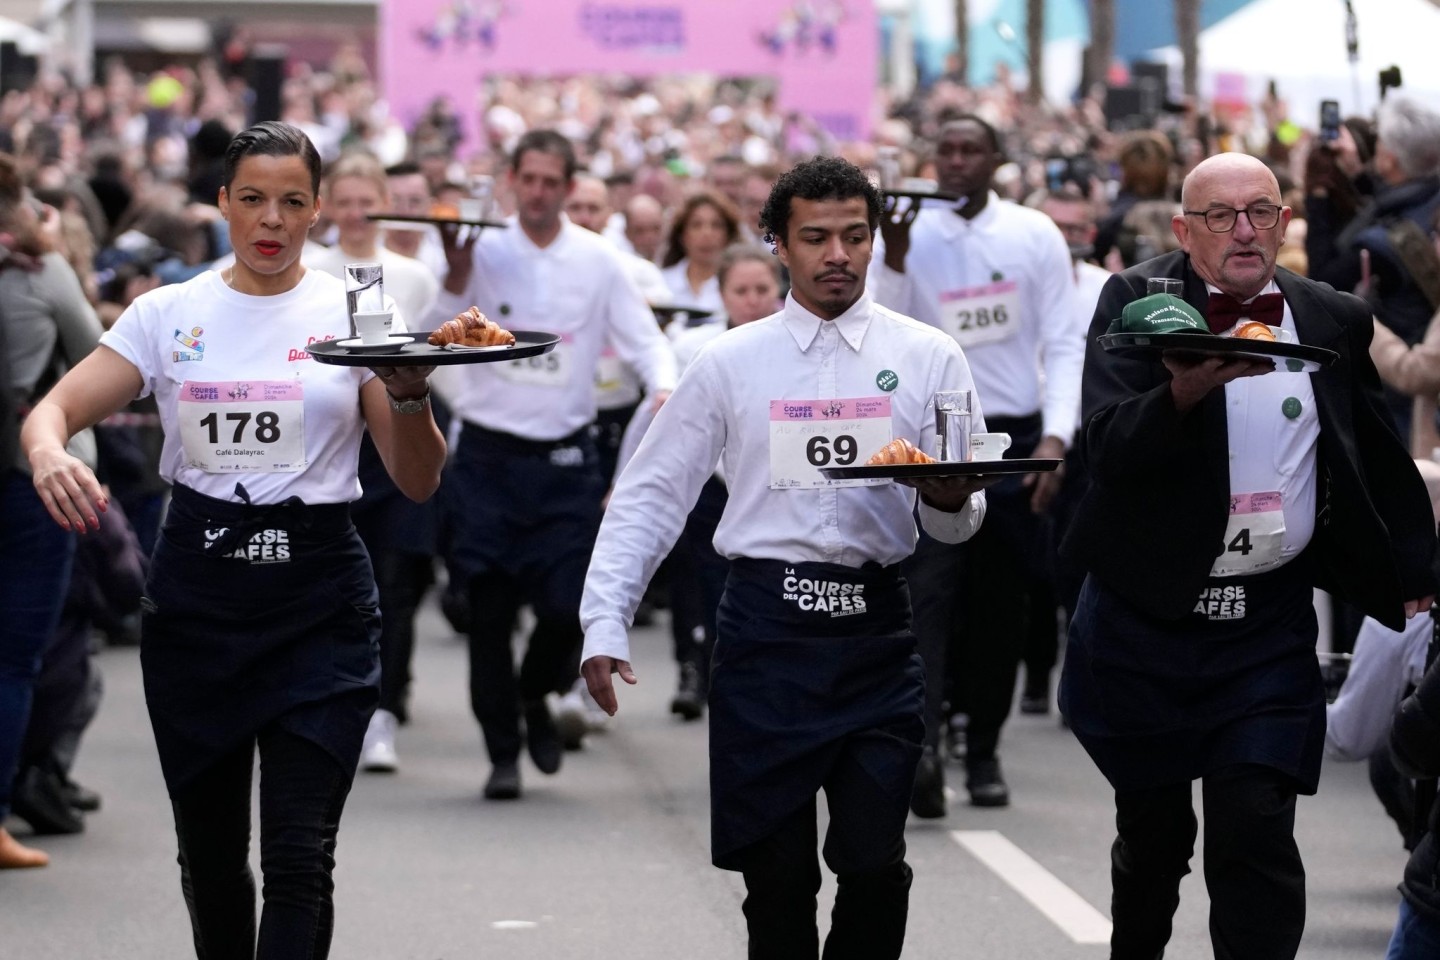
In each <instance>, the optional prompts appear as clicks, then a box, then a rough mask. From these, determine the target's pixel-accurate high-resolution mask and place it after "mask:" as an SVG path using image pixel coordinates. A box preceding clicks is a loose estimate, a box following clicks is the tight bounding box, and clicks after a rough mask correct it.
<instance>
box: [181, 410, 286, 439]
mask: <svg viewBox="0 0 1440 960" xmlns="http://www.w3.org/2000/svg"><path fill="white" fill-rule="evenodd" d="M251 419H252V417H251V414H250V413H249V411H245V412H242V413H227V414H225V423H226V426H227V427H228V426H229V424H232V423H233V424H234V425H235V429H234V431H233V435H232V436H231V437H230V440H229V442H230V443H244V442H245V427H246V426H248V425H249V423H250V420H251ZM253 419H254V420H255V429H254V431H253V434H254V437H255V439H256V440H258V441H260V442H261V443H275V442H276V441H278V440H279V439H280V415H279V414H278V413H275V412H274V411H272V410H261V411H260V412H258V413H256V414H254V417H253ZM200 426H202V427H204V428H205V429H206V431H207V432H208V433H209V438H210V442H211V443H220V442H221V441H220V417H219V415H218V414H215V413H211V414H208V415H206V416H204V417H202V418H201V420H200Z"/></svg>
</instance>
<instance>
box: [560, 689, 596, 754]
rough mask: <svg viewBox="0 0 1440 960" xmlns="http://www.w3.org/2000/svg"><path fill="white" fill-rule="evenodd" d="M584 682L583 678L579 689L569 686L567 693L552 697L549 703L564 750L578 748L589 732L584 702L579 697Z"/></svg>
mask: <svg viewBox="0 0 1440 960" xmlns="http://www.w3.org/2000/svg"><path fill="white" fill-rule="evenodd" d="M584 683H585V682H584V681H583V680H582V681H580V688H579V689H577V688H575V687H571V688H570V692H569V693H567V694H565V695H564V696H563V697H556V698H554V700H553V701H552V702H551V705H550V714H551V716H553V717H554V718H555V729H556V731H557V732H558V733H559V734H560V742H561V743H562V744H564V745H565V749H566V750H579V749H580V747H581V745H582V743H583V741H584V740H585V734H587V733H589V732H590V725H589V722H588V720H587V719H586V716H585V702H584V701H583V700H581V699H580V690H582V689H584Z"/></svg>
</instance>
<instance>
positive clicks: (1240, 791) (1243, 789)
mask: <svg viewBox="0 0 1440 960" xmlns="http://www.w3.org/2000/svg"><path fill="white" fill-rule="evenodd" d="M1201 783H1202V787H1201V793H1202V796H1203V803H1204V811H1205V841H1204V842H1205V887H1206V890H1207V891H1208V892H1209V894H1210V940H1211V945H1212V947H1213V948H1214V951H1215V957H1216V960H1292V958H1294V956H1295V954H1296V952H1297V951H1298V950H1299V949H1300V935H1301V933H1302V932H1303V931H1304V929H1305V867H1304V865H1303V864H1302V863H1301V862H1300V851H1299V848H1298V847H1297V846H1296V844H1295V796H1296V784H1295V781H1294V780H1292V779H1291V778H1290V777H1288V776H1286V775H1285V774H1283V773H1281V772H1280V771H1278V770H1274V769H1271V768H1270V767H1264V766H1258V765H1254V764H1242V765H1237V766H1233V767H1224V768H1222V769H1220V770H1217V771H1215V772H1214V773H1211V774H1208V775H1207V776H1205V777H1204V778H1203V780H1202V781H1201ZM1115 826H1116V830H1117V833H1118V836H1117V837H1116V839H1115V843H1114V846H1113V847H1112V848H1111V855H1110V859H1111V869H1110V877H1111V885H1112V899H1111V903H1110V914H1111V917H1112V918H1113V920H1114V930H1113V932H1112V934H1111V939H1110V956H1111V960H1156V958H1158V957H1160V956H1161V955H1162V954H1163V952H1164V949H1165V944H1166V943H1167V942H1168V941H1169V939H1170V929H1171V921H1172V919H1173V918H1174V916H1175V909H1176V907H1178V906H1179V904H1180V879H1181V878H1182V877H1184V876H1185V874H1187V873H1189V872H1190V866H1189V861H1190V857H1191V855H1192V854H1193V853H1194V845H1195V836H1196V830H1197V826H1196V821H1195V811H1194V808H1193V806H1192V802H1191V785H1190V783H1188V782H1186V783H1177V784H1169V785H1166V786H1163V787H1152V788H1148V789H1143V790H1117V791H1116V792H1115Z"/></svg>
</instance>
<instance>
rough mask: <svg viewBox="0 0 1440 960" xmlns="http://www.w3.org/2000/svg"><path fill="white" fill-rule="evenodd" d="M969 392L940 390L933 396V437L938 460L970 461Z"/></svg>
mask: <svg viewBox="0 0 1440 960" xmlns="http://www.w3.org/2000/svg"><path fill="white" fill-rule="evenodd" d="M970 412H971V407H970V391H969V390H941V391H939V392H938V393H936V394H935V435H936V436H937V437H938V438H939V441H940V459H941V460H949V461H962V460H969V459H970Z"/></svg>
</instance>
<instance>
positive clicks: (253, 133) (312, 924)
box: [21, 122, 445, 960]
mask: <svg viewBox="0 0 1440 960" xmlns="http://www.w3.org/2000/svg"><path fill="white" fill-rule="evenodd" d="M319 181H320V159H319V156H318V155H317V154H316V152H315V148H314V146H313V145H312V144H311V143H310V141H309V139H307V138H306V136H305V134H304V133H302V132H301V131H300V130H298V129H296V128H295V127H292V126H289V125H287V124H281V123H269V122H267V123H261V124H257V125H256V126H254V127H251V128H250V129H248V130H246V131H244V132H243V133H241V134H239V135H238V136H236V137H235V138H234V139H233V140H232V141H231V142H230V146H229V148H228V149H227V150H226V154H225V184H224V186H223V187H222V188H221V190H220V197H219V201H220V203H219V205H220V211H221V214H222V215H223V216H224V217H225V219H226V220H227V221H228V222H229V226H230V239H231V242H232V244H233V246H234V249H235V265H234V266H233V267H232V268H229V269H227V270H224V271H216V272H210V273H206V274H203V275H201V276H199V277H196V278H194V279H193V280H190V281H188V282H186V283H183V284H174V285H171V286H165V287H161V288H159V289H157V290H154V291H152V292H150V293H148V294H145V295H143V296H141V297H139V298H137V299H136V300H135V302H134V303H133V304H131V306H130V307H129V308H127V310H126V311H125V313H124V314H123V315H122V316H121V317H120V319H119V320H118V321H116V323H115V326H114V327H113V328H111V329H110V330H109V331H108V332H107V333H106V334H105V335H104V337H103V338H102V339H101V345H100V346H99V347H98V348H97V349H96V350H95V351H94V352H93V353H92V354H91V355H90V356H89V357H87V358H86V359H85V360H84V361H83V362H81V363H80V364H79V365H78V366H76V368H75V369H74V371H72V373H71V374H69V375H67V376H66V377H64V378H63V379H62V380H61V381H60V383H59V384H57V385H56V387H55V388H54V390H52V391H51V393H50V394H49V395H48V396H47V397H46V398H45V399H44V400H42V401H41V402H40V403H39V404H37V406H36V408H35V411H34V412H33V413H32V414H31V415H30V417H29V419H28V420H27V422H26V425H25V429H24V431H23V433H22V436H21V444H22V446H23V448H24V450H25V452H26V454H27V456H28V457H29V460H30V464H31V467H32V468H33V471H34V477H35V489H36V491H37V492H38V493H39V495H40V499H41V501H42V502H43V503H44V505H45V507H46V509H47V510H48V511H49V513H50V515H51V516H52V517H53V518H54V519H55V521H56V522H57V523H59V524H60V526H61V527H63V528H65V529H69V530H75V531H76V532H80V533H83V532H85V531H86V530H87V529H97V528H98V527H99V524H100V522H101V519H100V517H101V514H103V513H104V512H105V508H106V501H105V497H104V495H103V493H102V491H101V488H100V486H99V484H98V483H97V482H96V479H95V475H94V474H93V473H92V472H91V471H90V470H89V468H87V467H86V466H84V464H82V463H81V462H80V461H78V460H76V459H75V458H74V457H71V456H70V455H68V454H67V453H66V452H65V450H64V445H65V441H66V440H67V439H68V438H69V437H70V436H71V435H72V434H73V433H74V432H75V431H76V430H79V429H82V428H84V427H86V426H88V425H90V424H92V423H95V422H96V421H98V420H100V419H102V418H104V417H105V416H106V415H108V414H109V413H111V412H112V411H115V410H118V409H120V408H121V407H122V406H124V405H125V404H126V403H127V402H129V401H130V400H131V399H133V398H135V397H139V396H145V395H147V394H152V393H153V394H154V395H155V396H156V399H157V401H158V405H159V408H160V411H161V419H162V422H163V426H164V430H165V446H164V450H163V452H162V458H161V473H162V474H163V475H164V477H165V479H167V480H169V481H170V482H171V483H172V484H173V485H174V499H173V502H172V504H171V507H170V512H169V516H168V517H167V518H166V521H165V528H164V530H163V531H162V534H161V539H160V542H159V543H158V544H157V546H156V548H155V555H154V558H153V560H152V564H151V570H150V579H149V582H148V583H147V585H146V594H147V599H146V605H145V610H146V616H145V618H144V621H143V635H142V636H143V643H142V648H141V666H142V668H143V672H144V679H145V698H146V704H147V706H148V708H149V710H150V719H151V723H152V725H153V727H154V730H155V740H156V745H157V746H158V748H159V754H160V765H161V769H162V771H163V773H164V775H165V783H166V787H167V789H168V791H169V794H170V798H171V803H172V806H173V808H174V813H175V826H176V833H177V836H178V839H179V847H180V856H179V861H180V875H181V886H182V889H183V891H184V894H185V900H186V903H187V905H188V906H189V909H190V917H191V924H192V927H193V930H194V936H195V948H196V953H197V955H198V956H201V957H205V958H207V960H213V958H216V957H236V958H239V957H244V958H247V960H249V958H260V960H279V958H287V960H288V958H318V957H324V956H326V955H327V954H328V952H329V946H330V938H331V930H332V927H333V919H334V907H333V903H332V892H333V889H334V884H333V881H332V880H331V873H332V871H333V869H334V853H335V842H336V835H337V832H338V830H339V821H340V814H341V811H342V810H343V808H344V805H345V798H346V796H347V794H348V793H349V790H350V784H351V782H352V781H353V779H354V775H355V767H356V763H357V762H358V759H359V753H360V745H361V741H362V738H363V736H364V734H365V728H366V724H367V723H368V722H369V719H370V714H371V713H372V712H373V711H374V709H375V703H376V699H377V694H378V681H379V664H378V659H377V655H376V640H377V637H378V634H379V616H378V610H377V601H376V590H375V579H374V575H373V573H372V571H371V567H370V561H369V558H368V556H367V555H366V553H365V549H364V547H363V546H362V545H361V542H360V540H359V538H358V537H357V535H356V533H355V528H354V526H353V524H352V523H351V520H350V508H349V504H350V501H353V500H355V499H357V498H358V497H359V496H360V485H359V482H358V480H357V479H356V465H357V458H358V451H359V447H360V438H361V435H362V434H363V433H364V431H366V430H367V429H368V430H369V431H370V434H371V436H372V438H373V439H374V441H375V446H376V449H377V450H378V451H379V452H380V457H381V459H382V461H383V462H384V464H385V466H386V469H387V470H388V472H389V473H390V475H391V477H392V478H393V479H394V481H395V484H396V486H397V487H399V489H400V490H401V491H402V492H403V493H405V494H406V495H407V496H409V497H410V498H411V499H414V500H424V499H425V498H427V497H429V496H430V495H431V494H432V493H433V492H434V491H435V488H436V486H437V485H438V484H439V480H440V466H441V464H442V462H443V460H444V456H445V444H444V440H443V439H442V437H441V435H440V432H439V430H438V429H437V428H436V426H435V422H434V420H433V418H432V417H431V416H430V413H429V405H428V398H429V387H428V385H427V381H426V377H427V376H428V374H429V369H428V368H419V367H388V368H382V369H381V370H379V371H372V370H367V369H365V368H360V367H338V366H322V365H320V364H317V363H315V362H314V361H313V360H312V359H311V358H310V355H309V354H308V353H306V352H305V350H304V347H305V346H306V345H307V344H308V343H311V342H314V341H316V340H324V339H331V338H335V337H339V336H346V335H348V332H349V318H348V316H347V315H346V299H345V291H344V285H343V284H342V283H341V282H340V281H339V280H337V279H336V278H334V277H331V276H328V275H326V274H324V273H321V272H320V271H318V270H307V269H306V268H305V267H304V266H303V265H302V264H301V262H300V252H301V248H302V245H303V244H304V240H305V234H306V231H307V230H308V229H309V228H310V226H311V224H312V223H313V222H314V220H315V218H316V216H317V215H318V213H319V210H320V201H319V199H318V189H319ZM397 319H398V318H397ZM257 748H258V750H259V753H260V761H261V777H260V864H261V869H262V871H263V873H264V901H265V903H264V908H263V910H262V912H261V915H260V922H259V927H258V935H257V929H256V918H255V881H254V877H253V876H252V875H251V872H250V868H249V865H248V855H249V843H250V816H251V809H250V790H251V787H250V781H251V770H252V767H253V764H254V757H255V752H256V750H257Z"/></svg>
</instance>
